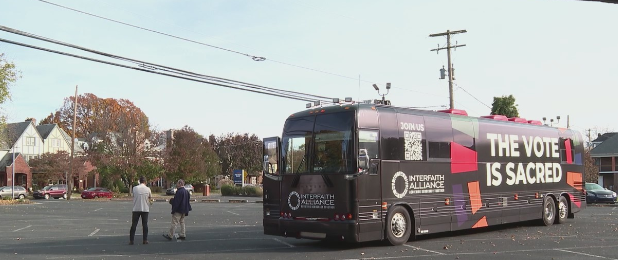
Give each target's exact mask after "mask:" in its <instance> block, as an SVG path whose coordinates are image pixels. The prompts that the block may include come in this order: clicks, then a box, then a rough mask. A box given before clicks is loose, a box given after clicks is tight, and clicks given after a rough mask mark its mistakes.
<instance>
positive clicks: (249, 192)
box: [242, 186, 262, 197]
mask: <svg viewBox="0 0 618 260" xmlns="http://www.w3.org/2000/svg"><path fill="white" fill-rule="evenodd" d="M242 194H243V195H245V196H250V197H261V196H262V188H260V187H257V186H245V187H242Z"/></svg>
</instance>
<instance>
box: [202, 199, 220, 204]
mask: <svg viewBox="0 0 618 260" xmlns="http://www.w3.org/2000/svg"><path fill="white" fill-rule="evenodd" d="M202 202H206V203H212V202H220V200H218V199H202Z"/></svg>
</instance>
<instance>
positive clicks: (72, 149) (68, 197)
mask: <svg viewBox="0 0 618 260" xmlns="http://www.w3.org/2000/svg"><path fill="white" fill-rule="evenodd" d="M73 101H74V102H73V138H71V176H70V177H71V182H70V184H69V183H67V199H68V200H70V199H71V195H72V194H73V180H72V179H73V156H74V155H73V153H74V152H75V127H76V125H77V86H75V99H74V100H73ZM68 181H69V180H68V178H67V182H68Z"/></svg>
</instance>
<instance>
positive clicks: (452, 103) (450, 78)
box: [429, 30, 467, 109]
mask: <svg viewBox="0 0 618 260" xmlns="http://www.w3.org/2000/svg"><path fill="white" fill-rule="evenodd" d="M466 32H467V31H466V30H459V31H449V30H446V32H443V33H435V34H430V35H429V37H436V36H445V35H446V47H439V46H440V45H439V44H438V48H436V49H432V50H431V51H435V52H436V53H437V52H438V51H439V50H444V49H446V50H447V54H448V94H449V103H450V107H451V109H454V108H455V101H454V100H453V63H451V49H453V48H457V47H464V46H466V45H465V44H460V45H454V46H451V34H459V33H466Z"/></svg>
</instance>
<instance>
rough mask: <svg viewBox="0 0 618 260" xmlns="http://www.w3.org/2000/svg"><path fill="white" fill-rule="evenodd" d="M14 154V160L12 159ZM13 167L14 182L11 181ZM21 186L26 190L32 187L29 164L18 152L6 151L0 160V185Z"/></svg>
mask: <svg viewBox="0 0 618 260" xmlns="http://www.w3.org/2000/svg"><path fill="white" fill-rule="evenodd" d="M13 156H15V160H13ZM13 169H15V179H14V181H15V183H13V179H12V176H13ZM12 184H14V185H15V186H22V187H24V188H26V189H27V190H30V188H31V187H32V172H31V171H30V166H28V163H27V162H26V160H25V159H24V157H22V155H21V154H20V153H15V154H13V153H7V154H5V155H4V157H3V158H2V159H1V160H0V186H11V185H12Z"/></svg>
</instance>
